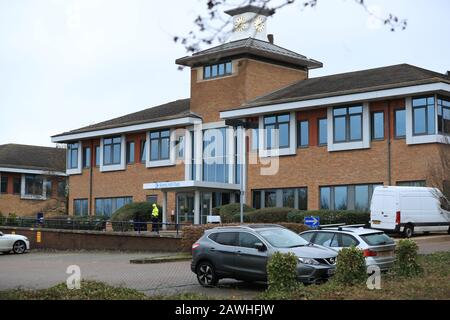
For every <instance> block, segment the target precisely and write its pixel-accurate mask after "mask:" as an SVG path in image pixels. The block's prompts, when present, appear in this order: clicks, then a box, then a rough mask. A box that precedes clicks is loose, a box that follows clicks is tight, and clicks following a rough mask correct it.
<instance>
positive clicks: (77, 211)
mask: <svg viewBox="0 0 450 320" xmlns="http://www.w3.org/2000/svg"><path fill="white" fill-rule="evenodd" d="M73 214H74V215H76V216H87V215H88V214H89V213H88V199H74V200H73Z"/></svg>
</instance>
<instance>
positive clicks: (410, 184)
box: [397, 180, 426, 187]
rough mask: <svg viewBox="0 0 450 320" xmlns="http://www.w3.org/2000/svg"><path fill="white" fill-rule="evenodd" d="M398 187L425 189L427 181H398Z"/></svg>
mask: <svg viewBox="0 0 450 320" xmlns="http://www.w3.org/2000/svg"><path fill="white" fill-rule="evenodd" d="M397 186H399V187H425V186H426V181H425V180H417V181H397Z"/></svg>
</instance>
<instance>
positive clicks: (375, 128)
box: [372, 111, 384, 140]
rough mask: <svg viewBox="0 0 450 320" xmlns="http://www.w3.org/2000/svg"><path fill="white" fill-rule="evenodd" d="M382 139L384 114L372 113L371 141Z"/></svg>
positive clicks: (379, 112)
mask: <svg viewBox="0 0 450 320" xmlns="http://www.w3.org/2000/svg"><path fill="white" fill-rule="evenodd" d="M383 139H384V112H383V111H377V112H373V113H372V140H383Z"/></svg>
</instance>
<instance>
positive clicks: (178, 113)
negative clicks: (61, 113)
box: [53, 99, 199, 137]
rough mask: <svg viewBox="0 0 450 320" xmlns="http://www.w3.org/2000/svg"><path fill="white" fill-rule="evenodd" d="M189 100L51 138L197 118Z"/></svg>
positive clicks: (167, 104) (171, 103) (174, 102)
mask: <svg viewBox="0 0 450 320" xmlns="http://www.w3.org/2000/svg"><path fill="white" fill-rule="evenodd" d="M189 106H190V99H183V100H176V101H172V102H169V103H165V104H162V105H159V106H156V107H152V108H148V109H145V110H141V111H138V112H134V113H130V114H127V115H124V116H121V117H118V118H114V119H111V120H107V121H103V122H99V123H96V124H93V125H90V126H87V127H82V128H79V129H75V130H72V131H68V132H64V133H61V134H57V135H54V136H53V137H59V136H64V135H67V134H74V133H82V132H88V131H94V130H102V129H109V128H117V127H124V126H129V125H135V124H141V123H150V122H156V121H163V120H170V119H177V118H182V117H187V116H190V117H199V116H198V115H196V114H194V113H192V112H191V111H190V109H189Z"/></svg>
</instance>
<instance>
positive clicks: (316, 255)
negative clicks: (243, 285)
mask: <svg viewBox="0 0 450 320" xmlns="http://www.w3.org/2000/svg"><path fill="white" fill-rule="evenodd" d="M277 251H279V252H283V253H287V252H292V253H294V254H295V255H296V256H297V257H298V265H297V279H298V280H299V281H301V282H303V283H319V282H324V281H326V280H327V279H328V278H329V277H330V276H332V275H333V274H334V270H335V263H336V256H337V254H336V252H335V251H333V250H330V249H327V248H325V247H321V246H317V245H313V244H310V243H309V242H308V241H305V240H304V239H303V238H302V237H300V236H299V235H298V234H296V233H295V232H292V231H290V230H288V229H286V228H284V227H281V226H279V225H242V226H233V227H217V228H214V229H210V230H207V231H205V234H204V235H203V236H202V237H201V238H200V239H199V240H198V241H197V242H195V243H194V244H193V246H192V264H191V270H192V272H194V273H196V274H197V279H198V282H199V283H200V284H201V285H202V286H215V285H216V284H217V283H218V281H219V280H220V279H223V278H233V279H237V280H244V281H267V270H266V268H267V262H268V259H269V258H270V256H271V255H272V254H273V253H275V252H277Z"/></svg>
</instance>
